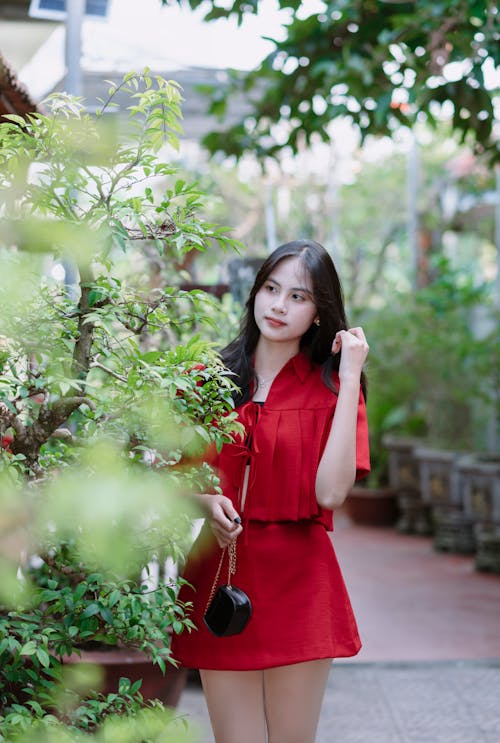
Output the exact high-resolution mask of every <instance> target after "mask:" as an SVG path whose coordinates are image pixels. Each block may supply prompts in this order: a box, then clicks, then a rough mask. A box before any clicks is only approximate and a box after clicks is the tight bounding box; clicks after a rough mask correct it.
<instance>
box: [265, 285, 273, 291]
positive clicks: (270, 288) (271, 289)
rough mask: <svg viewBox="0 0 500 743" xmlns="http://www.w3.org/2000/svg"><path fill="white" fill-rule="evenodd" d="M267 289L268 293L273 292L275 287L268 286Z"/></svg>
mask: <svg viewBox="0 0 500 743" xmlns="http://www.w3.org/2000/svg"><path fill="white" fill-rule="evenodd" d="M266 289H267V291H268V292H273V291H274V290H275V287H274V286H273V285H272V284H266Z"/></svg>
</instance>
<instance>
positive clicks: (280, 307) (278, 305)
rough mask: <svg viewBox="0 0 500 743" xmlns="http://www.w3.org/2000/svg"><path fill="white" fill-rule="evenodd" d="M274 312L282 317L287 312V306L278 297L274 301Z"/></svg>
mask: <svg viewBox="0 0 500 743" xmlns="http://www.w3.org/2000/svg"><path fill="white" fill-rule="evenodd" d="M273 310H274V311H275V312H279V314H280V315H283V314H284V313H285V312H286V304H285V302H284V301H283V299H281V297H276V299H275V300H274V302H273Z"/></svg>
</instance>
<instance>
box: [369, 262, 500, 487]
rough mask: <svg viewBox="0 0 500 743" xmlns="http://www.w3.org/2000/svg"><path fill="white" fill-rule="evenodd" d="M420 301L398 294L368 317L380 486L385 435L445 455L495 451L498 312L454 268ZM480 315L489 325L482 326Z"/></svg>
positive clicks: (441, 266)
mask: <svg viewBox="0 0 500 743" xmlns="http://www.w3.org/2000/svg"><path fill="white" fill-rule="evenodd" d="M433 268H434V271H435V274H436V278H435V279H434V281H432V283H430V284H429V285H428V286H425V287H423V288H421V289H420V290H418V291H417V292H415V293H411V294H410V293H404V294H395V295H394V296H393V297H392V298H391V301H390V303H388V304H387V306H386V307H385V308H383V309H381V310H378V311H375V312H374V311H368V312H366V313H365V314H364V316H363V317H362V321H363V325H364V327H365V330H366V333H367V337H368V338H369V339H370V357H369V363H368V370H367V371H368V378H369V383H370V388H371V389H372V392H371V394H370V391H369V395H368V416H369V420H370V436H371V439H372V448H373V451H374V453H376V454H379V455H380V457H379V458H380V461H379V458H378V457H377V456H376V457H375V460H374V465H375V467H374V476H375V478H377V477H381V478H383V477H384V475H385V464H386V462H385V458H384V457H385V455H384V449H383V446H382V437H383V435H384V434H385V433H389V432H390V433H397V434H404V435H410V436H421V437H423V438H425V440H426V442H427V443H428V444H430V445H433V446H436V447H438V448H443V449H451V450H469V451H487V450H488V449H489V446H490V440H489V438H488V425H489V424H491V423H492V422H493V421H494V420H495V418H496V420H498V419H499V418H500V383H499V378H498V368H499V364H500V342H499V336H498V321H499V319H500V318H499V317H498V311H495V309H494V307H493V302H492V301H491V299H492V298H491V297H490V296H489V287H488V286H487V285H482V286H477V285H475V284H474V281H473V279H472V278H471V276H470V275H468V274H467V273H465V272H464V271H456V270H453V269H452V268H451V267H450V265H449V263H447V261H446V260H444V259H442V258H441V259H440V260H438V261H437V263H436V265H434V267H433ZM478 310H482V317H480V318H477V312H478Z"/></svg>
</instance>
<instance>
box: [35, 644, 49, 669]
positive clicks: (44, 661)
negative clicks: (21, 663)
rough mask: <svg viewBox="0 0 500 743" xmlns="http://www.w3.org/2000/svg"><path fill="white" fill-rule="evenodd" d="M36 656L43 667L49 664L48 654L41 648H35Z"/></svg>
mask: <svg viewBox="0 0 500 743" xmlns="http://www.w3.org/2000/svg"><path fill="white" fill-rule="evenodd" d="M36 657H37V658H38V660H39V661H40V663H41V665H42V666H43V667H44V668H48V667H49V666H50V655H49V654H48V653H47V651H46V650H44V649H43V648H40V647H39V648H37V650H36Z"/></svg>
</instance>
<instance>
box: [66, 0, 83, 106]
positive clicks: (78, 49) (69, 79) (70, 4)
mask: <svg viewBox="0 0 500 743" xmlns="http://www.w3.org/2000/svg"><path fill="white" fill-rule="evenodd" d="M66 8H67V13H66V91H67V92H68V93H70V94H71V95H76V96H81V95H82V75H81V69H80V59H81V56H82V23H83V16H84V13H85V0H67V2H66Z"/></svg>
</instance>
